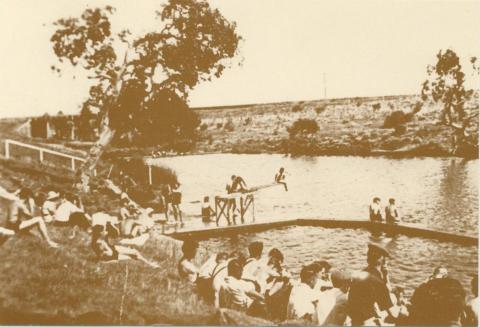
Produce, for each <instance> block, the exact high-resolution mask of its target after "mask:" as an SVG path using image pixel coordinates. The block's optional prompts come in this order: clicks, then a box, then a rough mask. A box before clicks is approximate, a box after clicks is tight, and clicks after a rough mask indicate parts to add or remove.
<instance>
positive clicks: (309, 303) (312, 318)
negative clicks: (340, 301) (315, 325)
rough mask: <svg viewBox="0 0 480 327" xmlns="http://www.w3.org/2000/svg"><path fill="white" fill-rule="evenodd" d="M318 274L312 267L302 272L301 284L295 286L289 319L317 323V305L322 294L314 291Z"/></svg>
mask: <svg viewBox="0 0 480 327" xmlns="http://www.w3.org/2000/svg"><path fill="white" fill-rule="evenodd" d="M316 283H317V274H316V273H315V271H314V269H313V268H312V267H311V266H305V267H303V268H302V271H301V272H300V283H299V284H297V285H294V286H293V288H292V292H291V293H290V298H289V300H288V307H287V319H289V320H291V319H295V320H298V319H301V320H305V321H307V322H316V305H317V303H318V300H319V298H320V294H321V293H320V292H318V291H317V290H315V289H314V287H315V284H316Z"/></svg>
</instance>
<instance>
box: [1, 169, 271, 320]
mask: <svg viewBox="0 0 480 327" xmlns="http://www.w3.org/2000/svg"><path fill="white" fill-rule="evenodd" d="M43 169H44V171H42V172H41V171H40V170H38V169H36V168H35V167H32V166H30V167H29V166H27V165H25V164H20V163H15V162H11V161H10V162H7V161H0V185H1V186H3V187H5V188H7V189H9V190H11V191H12V190H15V189H17V188H18V187H20V185H25V186H29V187H31V188H32V189H33V190H35V191H37V190H42V189H46V188H49V187H54V188H56V189H61V190H65V189H70V188H71V186H72V181H73V176H72V175H69V174H68V172H67V171H65V172H62V173H60V172H59V171H56V172H55V171H54V170H49V169H48V168H47V169H45V168H44V167H43ZM83 199H84V202H85V206H86V209H87V211H88V212H95V211H97V210H99V209H104V210H105V209H106V210H118V199H117V197H114V196H113V195H110V194H109V193H105V192H103V191H101V190H94V191H92V193H90V194H86V195H84V196H83ZM48 231H49V234H50V237H51V238H52V239H53V240H54V241H56V242H58V243H59V244H60V247H59V248H58V249H52V248H49V247H48V246H47V244H46V242H44V241H43V240H42V239H41V238H40V236H39V234H38V232H37V231H36V230H32V231H31V232H30V233H24V234H21V235H16V236H14V237H10V238H2V239H1V240H0V244H1V245H0V257H1V258H2V264H1V265H0V275H1V276H2V278H1V279H0V324H3V325H5V324H41V325H51V324H130V325H139V324H174V325H186V324H189V325H192V324H195V325H209V324H214V325H220V324H227V323H228V324H256V325H259V324H261V325H265V324H267V323H268V322H266V321H263V320H259V319H255V318H252V317H248V316H245V315H243V314H241V313H238V312H232V311H230V310H222V311H216V310H215V309H214V308H213V307H212V306H211V305H209V304H207V303H205V302H204V301H203V300H201V299H200V298H199V297H198V296H197V295H196V294H195V292H194V290H193V288H192V287H191V286H190V285H189V284H188V283H186V281H184V280H180V279H179V278H178V276H177V263H178V260H179V258H180V256H181V242H180V241H178V240H174V239H172V238H170V237H166V236H162V235H160V233H159V232H157V231H152V232H151V233H150V239H149V240H148V241H147V242H146V244H145V245H144V246H142V247H138V250H139V251H140V252H141V253H142V254H143V255H144V256H145V257H146V258H148V259H151V260H154V261H156V262H158V263H159V264H160V268H158V269H154V268H151V267H149V266H147V265H145V264H144V263H142V262H139V261H134V260H131V261H123V262H111V263H105V262H100V261H98V260H97V258H96V256H95V254H94V252H93V251H92V250H91V247H90V235H89V234H88V233H86V232H79V233H77V236H76V237H75V238H74V239H73V240H70V239H69V238H68V235H69V230H68V229H66V228H58V227H55V226H51V225H49V226H48ZM205 259H206V254H205V253H199V255H198V256H197V263H198V264H200V263H201V262H203V261H204V260H205Z"/></svg>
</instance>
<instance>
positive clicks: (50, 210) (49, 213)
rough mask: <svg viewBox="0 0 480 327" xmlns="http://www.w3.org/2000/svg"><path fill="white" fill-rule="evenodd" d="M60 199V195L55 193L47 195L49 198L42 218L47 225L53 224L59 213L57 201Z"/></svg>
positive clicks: (44, 206) (43, 207) (43, 208)
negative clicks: (57, 212) (56, 213)
mask: <svg viewBox="0 0 480 327" xmlns="http://www.w3.org/2000/svg"><path fill="white" fill-rule="evenodd" d="M58 198H59V194H58V193H56V192H54V191H49V192H48V193H47V198H46V199H45V202H43V205H42V218H43V220H44V221H45V222H46V223H49V222H52V221H53V220H54V217H55V212H56V211H57V203H56V200H57V199H58Z"/></svg>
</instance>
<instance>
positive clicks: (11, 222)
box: [5, 190, 58, 248]
mask: <svg viewBox="0 0 480 327" xmlns="http://www.w3.org/2000/svg"><path fill="white" fill-rule="evenodd" d="M12 199H13V200H11V203H10V205H9V208H8V212H7V224H6V226H5V227H6V228H7V229H8V230H11V231H12V232H13V233H9V234H10V235H14V234H16V233H20V232H23V231H28V230H30V229H32V228H34V227H37V228H38V231H39V232H40V235H41V236H42V237H43V238H44V239H45V241H46V242H47V244H48V245H49V246H50V247H52V248H57V247H58V244H57V243H55V242H54V241H52V240H51V239H50V237H49V235H48V230H47V226H46V225H45V222H44V221H43V219H42V217H33V215H32V213H31V211H30V210H31V209H29V208H28V206H30V204H31V202H32V201H31V199H32V197H31V192H28V191H27V190H22V191H20V193H19V196H18V197H16V196H12Z"/></svg>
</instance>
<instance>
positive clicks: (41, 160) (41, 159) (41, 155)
mask: <svg viewBox="0 0 480 327" xmlns="http://www.w3.org/2000/svg"><path fill="white" fill-rule="evenodd" d="M40 162H43V151H42V150H40Z"/></svg>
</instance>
